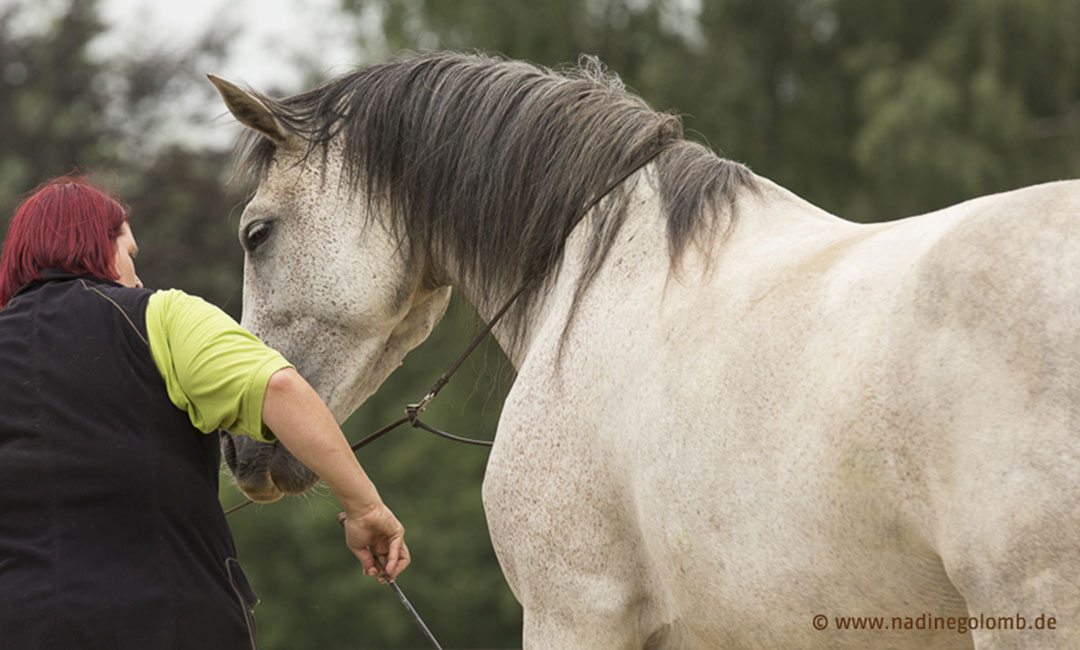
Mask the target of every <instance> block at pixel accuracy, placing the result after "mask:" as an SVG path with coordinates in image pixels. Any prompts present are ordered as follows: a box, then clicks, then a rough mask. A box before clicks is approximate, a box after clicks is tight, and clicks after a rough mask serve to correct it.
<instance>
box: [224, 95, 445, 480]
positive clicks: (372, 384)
mask: <svg viewBox="0 0 1080 650" xmlns="http://www.w3.org/2000/svg"><path fill="white" fill-rule="evenodd" d="M211 81H212V82H213V83H214V85H215V86H216V87H217V89H218V91H219V92H220V93H221V96H222V98H223V99H224V100H225V103H226V106H227V107H228V109H229V111H230V112H231V113H232V114H233V115H234V116H235V117H236V118H237V120H239V121H240V123H241V124H243V125H244V126H246V127H247V128H248V129H250V130H251V134H252V139H251V147H252V149H253V150H257V151H259V155H261V156H263V163H264V165H265V169H264V170H263V173H261V174H260V175H259V176H260V179H259V184H258V187H257V189H256V192H255V194H254V196H253V197H252V199H251V201H250V202H249V203H248V205H247V207H246V208H245V210H244V213H243V215H242V217H241V220H240V243H241V245H242V246H243V248H244V253H245V261H244V290H243V316H242V318H241V323H242V325H243V326H244V327H245V328H247V329H248V330H250V331H251V332H252V333H254V334H255V335H256V336H258V337H259V338H261V339H262V340H263V341H265V342H266V343H267V344H268V345H270V346H271V347H274V348H275V349H277V350H279V351H280V352H281V353H282V354H283V355H284V356H285V358H286V359H288V360H289V361H290V362H291V363H293V364H294V365H295V366H296V368H297V370H298V371H299V372H300V373H301V374H302V375H303V376H304V377H305V378H306V379H307V380H308V382H309V383H311V385H312V386H313V387H314V388H315V390H316V391H317V392H318V393H319V395H320V396H321V397H322V399H323V400H324V401H325V402H326V404H327V405H328V406H329V408H330V410H331V412H332V413H333V414H334V416H335V417H336V418H337V420H338V422H342V421H344V420H345V419H346V418H347V417H348V416H349V414H351V413H352V412H353V411H354V410H355V409H356V408H357V407H358V406H359V405H360V404H361V403H363V401H364V400H365V399H367V398H368V397H369V396H370V395H371V394H372V393H374V392H375V390H376V389H377V388H378V386H379V385H380V384H381V383H382V382H383V380H384V379H385V378H386V377H387V376H388V375H389V374H390V372H392V371H393V370H394V369H396V368H397V367H398V366H399V365H400V363H401V360H402V359H403V358H404V356H405V354H406V353H407V352H408V351H409V350H410V349H412V348H413V347H415V346H416V345H418V344H419V343H420V342H421V341H423V340H424V339H425V338H427V336H428V334H429V333H430V332H431V329H432V328H433V327H434V325H435V324H436V323H437V322H438V321H439V319H440V318H441V317H442V315H443V313H444V312H445V310H446V306H447V304H448V303H449V300H450V289H449V287H446V286H439V285H438V284H437V283H436V282H434V281H433V278H432V276H431V274H430V273H429V272H428V271H429V269H427V268H425V266H424V263H423V260H415V259H409V258H408V257H406V256H403V255H402V254H401V252H400V251H401V248H402V242H401V240H400V238H399V237H398V236H397V235H396V234H395V233H392V232H391V229H390V228H389V227H388V226H387V224H386V223H385V221H384V220H382V219H380V216H379V213H378V209H377V206H378V202H377V201H372V200H367V197H366V196H365V195H364V193H363V192H362V191H359V190H355V189H354V187H353V184H352V183H347V182H346V181H345V178H344V168H343V161H342V159H341V151H342V145H341V143H340V142H338V141H336V140H333V139H330V140H326V141H323V142H320V143H319V144H320V145H321V147H320V149H319V150H318V151H316V150H315V148H313V147H312V143H311V141H310V139H309V138H308V137H307V134H304V133H302V132H300V131H299V130H298V129H295V128H290V127H289V126H286V125H285V124H283V123H282V121H281V120H279V119H278V118H277V117H275V115H274V114H273V113H272V112H271V111H270V109H269V108H268V106H267V102H268V100H266V99H265V98H263V97H261V96H259V95H258V94H256V93H252V92H248V91H245V90H243V89H241V88H239V87H237V86H235V85H234V84H231V83H229V82H227V81H225V80H222V79H219V78H216V77H211ZM223 449H224V455H225V458H226V461H227V463H228V465H229V468H230V469H231V470H232V472H233V475H234V476H235V477H236V480H237V483H238V485H239V486H240V488H241V489H242V490H243V491H244V493H245V494H247V495H248V496H249V497H251V498H252V499H253V500H256V501H270V500H274V499H276V498H279V497H280V496H281V495H282V494H283V493H287V494H296V493H300V492H303V491H305V490H307V489H309V488H310V487H312V486H313V485H314V484H315V483H316V482H317V480H318V478H317V477H316V476H315V475H314V474H313V473H312V472H311V471H310V470H308V469H307V468H306V467H304V466H303V465H302V464H301V463H300V462H299V461H297V460H296V459H295V458H293V457H292V455H291V454H289V453H288V451H286V450H285V449H284V448H283V447H282V446H280V445H279V444H278V443H271V446H267V445H266V444H265V443H259V442H256V441H254V440H252V439H250V438H247V437H244V436H231V435H230V436H226V437H225V439H224V441H223Z"/></svg>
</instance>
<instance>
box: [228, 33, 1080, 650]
mask: <svg viewBox="0 0 1080 650" xmlns="http://www.w3.org/2000/svg"><path fill="white" fill-rule="evenodd" d="M214 83H215V84H216V85H217V87H218V89H219V91H220V92H221V94H222V96H223V97H224V99H225V102H226V104H227V105H228V107H229V109H230V111H231V112H232V113H233V114H234V115H235V116H236V117H237V118H238V119H239V120H240V121H241V122H242V123H243V124H244V125H245V126H247V127H249V129H250V130H251V131H250V133H251V135H250V137H249V141H248V142H249V147H248V153H247V155H246V158H245V163H246V165H247V167H248V168H249V169H250V170H251V171H252V172H253V173H254V174H255V175H256V176H257V177H258V179H259V181H260V182H259V185H258V189H257V191H256V193H255V195H254V197H253V199H252V200H251V202H250V203H249V205H248V206H247V208H246V210H245V211H244V215H243V217H242V219H241V224H240V233H241V240H242V242H243V244H244V247H245V249H246V262H245V279H244V315H243V323H244V324H245V325H246V326H247V327H249V328H250V329H252V331H254V332H256V333H257V334H258V335H259V336H261V337H263V338H264V339H265V340H266V341H267V342H268V343H270V344H271V345H273V346H276V347H278V348H279V349H281V350H282V352H283V353H284V354H285V355H286V357H287V358H289V359H290V360H291V361H292V362H294V363H295V364H296V366H297V367H298V369H299V370H300V371H301V372H302V373H303V374H304V375H305V376H306V377H307V378H308V380H309V381H311V383H312V384H313V385H314V386H315V387H316V389H317V390H318V391H319V393H320V394H321V395H322V397H323V398H324V399H325V400H326V401H327V403H328V404H329V405H330V408H331V410H332V411H333V412H334V413H335V415H336V416H337V418H338V419H339V420H344V419H345V418H346V417H347V416H348V415H349V414H350V413H351V412H352V411H353V410H355V409H356V408H357V407H358V406H359V405H360V404H361V403H362V402H363V401H364V400H365V399H367V398H368V397H369V396H370V395H371V394H372V393H374V391H375V390H376V389H377V388H378V387H379V385H380V384H381V383H382V382H383V380H384V379H385V378H386V377H387V375H388V374H389V373H390V372H391V371H392V370H393V369H394V368H396V367H397V366H398V365H399V363H400V361H401V359H402V358H403V357H404V355H405V354H406V353H407V352H408V351H409V350H410V349H411V348H412V347H414V346H415V345H417V344H418V343H419V342H420V341H422V340H423V339H424V338H425V337H427V335H428V334H429V332H430V331H431V329H432V327H433V326H434V325H435V323H436V322H437V321H438V320H439V319H440V318H441V316H442V314H443V312H444V310H445V308H446V305H447V302H448V300H449V295H450V287H451V286H457V287H458V288H459V289H460V290H461V292H462V293H463V294H464V296H466V297H467V298H468V299H469V300H470V301H471V302H472V303H473V304H474V305H475V306H476V308H477V310H478V311H479V313H480V314H481V315H482V316H483V317H485V318H489V317H490V316H491V315H492V314H494V313H495V311H496V310H497V309H498V308H499V307H501V306H502V303H503V302H504V301H506V300H507V299H508V298H509V297H510V296H511V295H514V294H515V293H516V292H518V291H521V292H522V293H521V295H520V297H519V298H518V299H517V301H516V302H515V304H514V305H513V307H512V309H511V311H510V312H509V315H508V318H507V319H506V320H505V321H502V322H500V323H499V325H498V326H497V327H496V328H495V335H496V338H497V339H498V340H499V342H500V344H501V345H502V346H503V348H504V349H505V350H506V352H507V354H508V356H509V358H510V359H511V361H512V363H513V365H514V367H515V368H516V370H517V373H518V374H517V379H516V381H515V383H514V385H513V387H512V389H511V391H510V394H509V396H508V397H507V400H506V403H505V404H504V407H503V412H502V416H501V420H500V423H499V428H498V432H497V436H496V442H495V446H494V448H493V450H492V453H491V457H490V461H489V464H488V469H487V473H486V476H485V480H484V489H483V495H484V505H485V509H486V512H487V516H488V521H489V526H490V532H491V536H492V540H493V542H494V546H495V549H496V553H497V555H498V558H499V561H500V564H501V566H502V569H503V571H504V573H505V575H506V578H507V580H508V582H509V584H510V586H511V588H512V590H513V592H514V594H515V595H516V597H517V598H518V599H519V600H520V602H521V604H522V606H523V608H524V630H523V637H524V643H525V647H526V648H530V649H540V648H544V649H552V650H568V649H574V648H580V649H586V648H587V649H597V648H626V649H635V650H636V649H640V648H650V649H659V648H690V649H693V648H702V649H704V648H786V649H787V648H822V649H824V648H829V649H833V648H853V649H854V648H859V649H862V648H912V649H915V648H918V649H920V650H921V649H926V648H940V649H946V648H947V649H952V648H957V649H959V648H965V649H968V648H977V649H978V650H984V649H986V648H1006V647H1007V648H1028V649H1030V648H1077V647H1080V580H1077V571H1078V569H1080V354H1078V350H1080V340H1078V339H1080V333H1078V328H1077V327H1076V324H1077V323H1078V322H1080V246H1077V240H1076V237H1075V236H1074V234H1073V233H1074V232H1075V231H1077V230H1078V229H1080V183H1077V182H1059V183H1051V184H1046V185H1040V186H1036V187H1029V188H1025V189H1021V190H1017V191H1013V192H1009V193H1005V194H998V195H993V196H986V197H982V198H977V199H974V200H971V201H968V202H965V203H962V204H959V205H956V206H953V207H950V208H947V209H944V210H941V211H938V212H935V213H932V214H926V215H921V216H917V217H910V218H907V219H901V220H899V221H894V222H891V223H885V224H875V225H859V224H855V223H851V222H848V221H844V220H842V219H839V218H837V217H835V216H832V215H830V214H828V213H826V212H825V211H823V210H821V209H819V208H817V207H815V206H813V205H811V204H809V203H808V202H806V201H804V200H802V199H800V198H799V197H797V196H795V195H793V194H792V193H791V192H789V191H787V190H785V189H784V188H782V187H780V186H778V185H776V184H774V183H772V182H770V181H769V180H767V179H765V178H762V177H760V176H757V175H754V174H752V173H750V172H749V170H747V169H746V168H745V167H743V166H741V165H738V164H736V163H733V162H731V161H727V160H723V159H721V158H719V157H716V156H715V155H713V154H712V153H711V152H709V151H707V150H706V149H704V148H703V147H701V146H699V145H696V144H693V143H690V142H688V141H685V140H683V139H682V137H681V129H680V127H679V124H678V120H677V119H676V118H674V117H672V116H670V115H666V114H662V113H657V112H655V111H653V110H652V109H650V108H649V107H648V106H647V105H646V104H645V103H644V102H643V101H641V100H640V99H638V98H636V97H634V96H632V95H630V94H628V93H626V92H625V90H624V89H623V88H622V87H621V85H620V83H619V81H618V79H617V78H616V77H614V76H613V75H610V74H607V73H606V72H604V71H603V70H602V69H600V68H599V66H598V65H596V64H595V63H593V62H588V61H587V62H586V63H585V65H583V66H582V68H581V69H580V70H579V71H578V72H576V73H569V74H566V75H561V74H555V73H552V72H550V71H547V70H544V69H540V68H537V67H534V66H531V65H528V64H524V63H520V62H513V61H503V60H498V59H491V58H485V57H479V56H466V55H459V54H450V53H435V54H429V55H424V56H419V57H416V58H413V59H409V60H403V61H398V62H392V63H385V64H379V65H373V66H369V67H366V68H362V69H360V70H358V71H356V72H354V73H351V74H348V75H345V76H343V77H340V78H338V79H335V80H332V81H330V82H328V83H326V84H325V85H323V86H320V87H318V88H316V89H314V90H311V91H309V92H306V93H302V94H299V95H296V96H293V97H288V98H285V99H277V100H275V99H270V98H268V97H265V96H262V95H260V94H258V93H255V92H248V91H245V90H242V89H240V88H238V87H236V86H234V85H232V84H230V83H228V82H225V81H222V80H220V79H214ZM624 178H625V180H622V179H624ZM232 451H233V453H234V455H235V458H234V462H233V463H231V465H232V466H233V467H234V471H236V473H237V479H238V481H239V483H240V485H241V487H242V488H243V489H244V490H245V491H248V492H249V493H250V494H252V495H256V496H258V497H259V498H273V497H275V496H277V495H279V494H280V493H281V492H283V491H289V492H293V491H299V490H303V489H306V488H307V487H309V486H310V485H311V483H312V482H313V481H314V480H315V479H314V477H313V476H312V475H310V472H306V470H305V469H304V468H302V467H301V466H298V464H297V463H296V462H295V460H293V459H291V457H289V456H288V454H287V453H286V452H284V450H281V449H274V448H266V447H255V446H254V445H250V446H249V445H245V446H244V447H238V448H236V449H233V450H232ZM305 472H306V473H305ZM1040 617H1041V618H1040ZM1050 619H1053V621H1054V624H1053V629H1050V628H1049V627H1048V626H1047V625H1046V622H1047V621H1048V620H1050ZM1021 620H1022V621H1023V622H1024V624H1023V625H1021V624H1020V621H1021ZM1036 621H1042V622H1043V625H1042V626H1041V628H1040V627H1039V626H1037V625H1036V624H1035V623H1036Z"/></svg>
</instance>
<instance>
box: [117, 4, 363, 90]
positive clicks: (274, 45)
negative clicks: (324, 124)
mask: <svg viewBox="0 0 1080 650" xmlns="http://www.w3.org/2000/svg"><path fill="white" fill-rule="evenodd" d="M338 5H339V0H165V1H162V0H102V2H101V12H102V18H103V19H104V21H105V22H106V24H107V25H109V26H110V27H111V29H112V30H113V31H114V33H115V34H117V38H116V39H115V40H109V39H106V40H105V43H104V44H103V45H102V47H106V48H107V47H116V46H117V44H118V43H123V42H124V41H125V40H127V39H128V38H134V39H135V41H136V42H139V41H142V40H144V39H145V40H146V41H147V42H149V43H153V44H155V45H172V44H175V45H177V46H180V45H182V44H185V43H187V44H190V43H191V42H192V41H193V40H194V39H195V38H197V37H198V36H199V35H200V34H202V33H204V32H205V31H206V30H207V28H209V27H210V26H212V25H214V24H215V23H219V22H222V21H225V22H227V23H231V24H239V25H241V26H242V27H241V30H240V31H239V33H238V35H237V41H236V42H235V43H234V44H233V46H232V48H231V49H232V54H231V57H230V59H229V61H227V62H226V64H225V66H224V68H223V69H221V70H217V71H214V72H215V74H219V75H220V76H223V77H229V78H232V79H238V80H243V81H246V82H248V83H250V84H252V85H253V86H256V87H266V86H268V85H280V86H284V87H289V88H295V86H296V84H297V83H299V74H298V72H297V70H296V69H295V66H294V65H293V63H294V60H295V58H296V57H297V56H303V57H306V58H307V59H309V60H313V61H316V62H317V63H318V64H319V65H320V67H322V68H325V69H326V70H328V71H330V72H341V71H344V70H345V69H348V68H349V67H351V66H353V65H355V64H356V63H358V62H359V61H358V57H359V54H358V51H357V49H356V47H355V44H356V42H357V39H358V32H359V25H358V24H357V21H355V20H343V19H342V16H341V14H340V11H339V9H338ZM295 89H298V88H295Z"/></svg>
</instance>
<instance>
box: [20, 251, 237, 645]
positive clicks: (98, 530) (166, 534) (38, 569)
mask: <svg viewBox="0 0 1080 650" xmlns="http://www.w3.org/2000/svg"><path fill="white" fill-rule="evenodd" d="M151 293H152V292H151V291H148V290H143V289H130V288H125V287H122V286H120V285H118V284H116V283H114V282H109V281H106V280H101V279H97V278H92V277H89V276H73V275H69V274H64V273H60V272H49V273H47V274H46V278H45V280H43V281H39V282H36V283H32V284H30V285H28V286H26V287H23V288H22V289H21V290H20V291H19V292H18V293H17V294H16V295H15V297H14V298H12V300H11V301H10V302H9V303H8V304H7V306H6V307H5V308H4V309H2V310H0V634H2V638H0V645H2V646H3V647H8V648H20V649H21V650H31V649H38V648H41V649H46V648H48V649H53V648H81V649H83V650H87V649H97V648H101V649H108V650H121V649H124V648H133V649H134V648H138V649H139V650H145V649H148V648H153V649H155V650H169V649H183V648H192V649H194V648H198V649H200V650H208V649H217V648H222V649H225V648H229V649H233V648H240V649H243V648H254V647H255V642H254V624H253V621H252V619H251V608H252V607H253V606H254V603H255V596H254V594H253V593H252V592H251V589H250V587H249V586H248V585H247V582H246V580H245V579H244V576H243V574H242V573H241V572H240V567H239V564H238V563H237V562H236V560H235V551H234V548H233V542H232V538H231V535H230V533H229V530H228V527H227V525H226V523H225V518H224V514H223V513H222V511H221V507H220V505H219V503H218V500H217V487H218V467H219V461H220V459H219V453H220V452H219V448H218V439H217V437H216V436H212V435H211V436H207V435H204V434H202V433H201V432H199V431H198V430H196V429H195V428H194V427H192V425H191V423H190V422H189V420H188V417H187V414H186V413H185V412H183V411H181V410H179V409H177V408H176V407H175V406H173V404H172V403H171V402H170V401H169V397H168V395H167V394H166V389H165V383H164V380H163V379H162V377H161V375H160V373H159V371H158V369H157V367H156V366H155V364H154V360H153V357H152V356H151V352H150V348H149V344H148V343H147V336H146V324H145V312H146V305H147V301H148V299H149V297H150V295H151Z"/></svg>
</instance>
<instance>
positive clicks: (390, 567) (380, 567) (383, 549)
mask: <svg viewBox="0 0 1080 650" xmlns="http://www.w3.org/2000/svg"><path fill="white" fill-rule="evenodd" d="M384 514H385V516H388V517H389V520H387V519H384V518H377V519H374V520H371V519H368V518H367V517H365V518H363V519H361V520H355V519H349V517H348V515H346V514H345V513H344V512H339V513H338V515H337V522H338V524H339V525H340V526H342V527H344V528H345V538H346V539H345V541H346V543H347V544H348V546H349V548H350V549H351V550H352V552H353V554H354V555H356V557H357V558H358V559H359V560H360V563H361V564H362V565H363V567H364V573H366V574H367V575H369V576H373V577H378V576H379V573H381V572H383V571H385V572H386V573H387V575H388V576H389V577H390V578H391V579H395V578H397V576H398V575H399V574H400V573H401V572H402V571H404V570H405V567H407V566H408V565H409V562H410V561H411V560H410V556H409V548H408V546H406V545H405V531H404V529H403V528H402V527H401V524H400V523H398V521H397V520H396V519H394V517H393V515H392V514H390V512H389V510H387V511H386V512H385V513H384Z"/></svg>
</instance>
